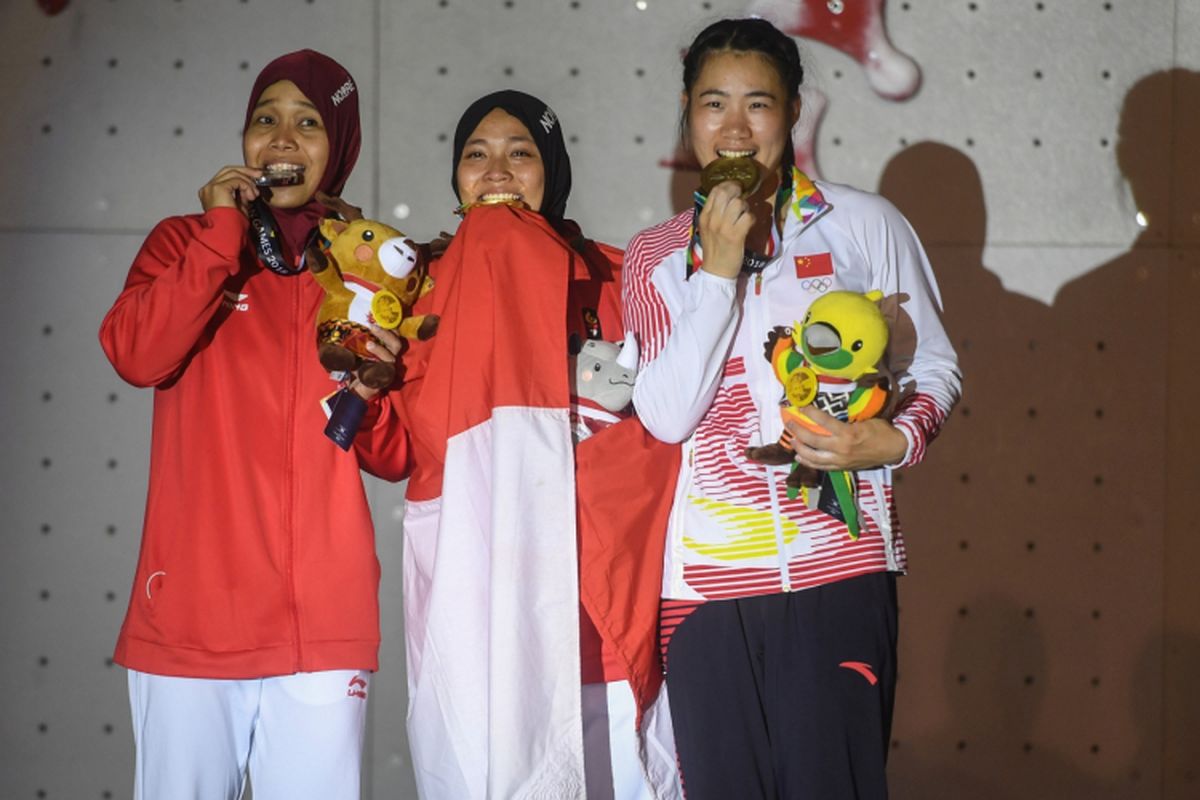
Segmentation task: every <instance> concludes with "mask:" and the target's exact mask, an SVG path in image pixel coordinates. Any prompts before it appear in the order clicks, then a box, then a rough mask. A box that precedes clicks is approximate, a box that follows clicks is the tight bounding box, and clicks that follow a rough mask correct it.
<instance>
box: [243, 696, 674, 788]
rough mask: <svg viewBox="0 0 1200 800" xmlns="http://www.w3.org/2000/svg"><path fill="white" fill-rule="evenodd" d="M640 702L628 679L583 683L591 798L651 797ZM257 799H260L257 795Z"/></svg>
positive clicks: (587, 767)
mask: <svg viewBox="0 0 1200 800" xmlns="http://www.w3.org/2000/svg"><path fill="white" fill-rule="evenodd" d="M636 717H637V705H636V703H635V702H634V699H633V690H632V689H631V688H630V686H629V682H628V681H612V682H611V683H585V684H584V685H583V756H584V766H585V771H586V774H587V796H588V800H651V798H653V797H654V793H653V792H652V791H651V789H650V787H649V786H648V785H647V783H646V779H645V777H644V774H643V770H642V762H641V759H639V758H638V740H637V729H636V728H635V727H634V724H633V723H634V720H635V719H636ZM256 800H257V799H256Z"/></svg>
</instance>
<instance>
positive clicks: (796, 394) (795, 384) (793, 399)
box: [784, 367, 817, 408]
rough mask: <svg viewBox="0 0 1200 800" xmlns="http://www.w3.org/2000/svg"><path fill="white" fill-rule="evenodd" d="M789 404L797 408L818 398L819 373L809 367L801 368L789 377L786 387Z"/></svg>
mask: <svg viewBox="0 0 1200 800" xmlns="http://www.w3.org/2000/svg"><path fill="white" fill-rule="evenodd" d="M784 391H785V392H786V393H787V399H788V402H789V403H791V404H792V406H794V407H796V408H800V407H801V406H806V405H809V404H810V403H812V401H813V400H815V399H816V397H817V373H815V372H813V371H812V370H811V369H809V368H808V367H800V368H798V369H797V370H796V371H795V372H793V373H792V374H791V375H788V377H787V384H786V385H785V387H784Z"/></svg>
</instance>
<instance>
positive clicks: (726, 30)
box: [679, 17, 804, 180]
mask: <svg viewBox="0 0 1200 800" xmlns="http://www.w3.org/2000/svg"><path fill="white" fill-rule="evenodd" d="M729 51H732V52H736V53H758V54H759V55H761V56H763V57H764V58H766V59H767V60H768V61H770V62H771V66H773V67H775V72H776V73H778V75H779V80H780V81H781V82H782V83H783V88H784V89H785V90H786V91H787V99H788V101H789V102H790V101H792V100H795V99H796V98H797V97H799V96H800V84H801V83H803V82H804V65H803V64H801V63H800V48H798V47H796V42H795V40H794V39H792V37H790V36H788V35H787V34H786V33H784V32H783V31H781V30H779V29H778V28H776V27H775V26H774V25H772V24H771V23H770V22H767V21H766V20H765V19H758V18H757V17H745V18H742V19H722V20H718V21H717V22H714V23H713V24H711V25H709V26H708V27H707V28H705V29H704V30H702V31H700V33H699V34H698V35H697V36H696V38H695V39H694V40H693V41H692V44H691V46H690V47H688V49H687V52H686V53H684V55H683V93H684V95H685V96H686V97H687V98H688V101H687V103H685V104H684V107H683V112H682V114H681V115H680V117H679V135H680V139H681V140H682V141H683V142H685V143H686V142H687V141H688V130H687V115H688V109H689V108H690V107H691V96H692V86H693V85H694V84H695V83H696V79H697V78H698V77H700V70H701V69H703V68H704V62H705V61H706V60H707V59H708V57H709V55H711V54H713V53H721V52H729ZM794 163H795V154H794V153H793V152H792V146H791V143H790V142H789V143H788V146H787V147H786V148H785V150H784V154H783V167H784V176H785V180H786V179H787V176H788V175H789V170H790V168H791V166H792V165H793V164H794Z"/></svg>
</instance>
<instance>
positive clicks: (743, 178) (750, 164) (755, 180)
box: [700, 156, 762, 197]
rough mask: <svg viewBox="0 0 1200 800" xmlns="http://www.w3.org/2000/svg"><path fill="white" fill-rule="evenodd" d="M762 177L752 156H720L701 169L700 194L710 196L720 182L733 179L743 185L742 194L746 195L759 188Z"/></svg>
mask: <svg viewBox="0 0 1200 800" xmlns="http://www.w3.org/2000/svg"><path fill="white" fill-rule="evenodd" d="M761 178H762V175H761V174H760V172H759V169H758V164H756V163H754V159H752V158H748V157H746V156H740V157H738V158H728V157H722V158H718V159H716V160H714V161H711V162H710V163H709V165H708V166H707V167H705V168H704V169H703V170H701V171H700V194H702V195H704V196H705V197H708V193H709V192H711V191H712V190H713V187H714V186H716V185H717V184H718V183H724V182H725V181H733V182H734V183H737V184H738V185H740V186H741V187H742V196H743V197H745V196H746V195H751V194H754V192H755V191H757V190H758V184H759V183H760V182H761Z"/></svg>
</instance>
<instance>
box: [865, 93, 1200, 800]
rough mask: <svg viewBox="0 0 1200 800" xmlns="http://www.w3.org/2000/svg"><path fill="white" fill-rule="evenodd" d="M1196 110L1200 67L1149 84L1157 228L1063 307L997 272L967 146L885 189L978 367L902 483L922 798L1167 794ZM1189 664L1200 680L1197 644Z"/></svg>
mask: <svg viewBox="0 0 1200 800" xmlns="http://www.w3.org/2000/svg"><path fill="white" fill-rule="evenodd" d="M1195 108H1200V73H1196V72H1190V71H1185V70H1171V71H1167V72H1160V73H1155V74H1152V75H1149V76H1147V77H1145V78H1143V79H1142V80H1140V81H1139V82H1138V83H1137V84H1136V85H1135V86H1134V87H1133V88H1132V89H1131V90H1130V92H1129V93H1128V95H1127V96H1126V99H1125V102H1124V105H1123V108H1122V116H1121V121H1120V141H1119V142H1118V144H1117V147H1116V155H1117V161H1118V165H1119V166H1120V168H1121V171H1122V173H1123V174H1124V176H1125V178H1126V180H1127V181H1128V183H1129V185H1130V188H1131V189H1132V193H1133V196H1134V198H1135V200H1136V203H1137V208H1138V209H1139V210H1141V211H1142V213H1143V214H1144V216H1145V218H1146V226H1145V227H1144V229H1143V231H1142V233H1141V234H1140V235H1139V237H1138V238H1137V240H1136V241H1135V243H1134V244H1133V246H1132V247H1131V248H1130V250H1129V251H1128V252H1126V253H1124V254H1122V255H1121V256H1119V257H1117V258H1115V259H1113V260H1111V261H1109V262H1107V263H1105V264H1102V265H1100V266H1098V267H1097V268H1096V269H1094V270H1092V271H1091V272H1089V273H1087V274H1085V275H1083V276H1081V277H1079V278H1077V279H1076V280H1074V281H1071V282H1070V283H1068V284H1066V285H1064V286H1063V287H1062V289H1061V290H1060V292H1059V293H1058V296H1057V297H1056V299H1055V302H1054V305H1053V306H1049V307H1048V306H1045V305H1043V304H1042V303H1039V302H1037V301H1036V300H1032V299H1030V298H1028V297H1025V296H1023V295H1020V294H1016V293H1012V292H1008V291H1006V290H1005V289H1004V287H1003V286H1002V285H1001V283H1000V281H999V279H998V278H997V277H996V276H995V274H994V273H992V272H990V271H989V270H987V269H986V267H985V266H984V265H983V263H982V254H983V244H984V241H985V234H986V221H987V212H986V203H985V198H984V196H983V192H982V185H981V182H980V180H979V175H978V172H977V170H976V169H975V166H974V164H973V163H972V162H971V160H970V159H969V158H968V157H967V156H966V155H965V154H963V153H962V152H960V151H958V150H955V149H954V148H951V147H948V146H945V145H941V144H935V143H929V142H926V143H921V144H918V145H915V146H912V147H909V148H907V149H905V150H904V151H902V152H901V153H899V154H898V155H897V156H896V157H895V158H894V159H893V160H892V161H891V162H890V163H889V164H888V166H887V168H886V170H885V172H884V175H883V177H882V179H881V185H880V190H879V191H880V193H881V194H883V195H884V196H886V197H888V198H889V199H890V200H892V202H894V203H895V204H896V205H897V207H899V209H900V210H901V211H902V212H903V213H904V214H905V216H907V217H908V219H909V220H910V221H911V222H912V224H913V227H914V228H915V229H916V231H917V233H918V234H919V235H920V237H921V239H922V241H923V242H924V243H925V245H926V247H927V249H928V251H929V253H930V258H931V261H932V262H933V264H934V269H935V270H936V272H937V276H938V281H939V284H940V286H941V290H942V296H943V300H944V303H945V307H946V319H945V322H946V327H947V329H948V330H949V331H950V333H951V336H952V337H953V339H954V341H955V344H956V346H957V347H958V350H959V357H960V361H961V365H962V368H963V372H964V375H965V387H964V395H963V400H962V403H961V404H960V406H959V411H958V412H957V413H956V414H955V417H954V419H952V420H951V421H950V422H949V423H948V425H947V427H946V429H945V431H944V433H943V434H942V438H941V440H940V441H939V442H938V443H937V445H935V446H934V447H933V448H931V450H930V456H929V458H928V459H927V462H926V464H924V465H923V466H922V467H920V468H918V469H916V470H913V471H912V472H911V473H905V474H903V475H902V476H901V478H902V480H901V481H900V489H899V493H900V495H901V497H900V500H901V503H902V509H901V516H902V518H903V519H904V522H905V528H906V530H907V531H909V536H908V539H907V543H908V549H909V552H910V556H911V557H910V561H911V564H912V565H913V576H912V577H910V578H908V579H906V580H904V581H902V582H901V607H902V612H903V615H902V623H903V624H902V633H901V650H902V652H901V658H900V669H901V682H900V684H899V697H898V710H897V726H896V731H895V737H894V738H895V742H894V747H895V749H894V754H893V759H892V767H891V784H892V789H893V792H894V796H895V797H896V798H899V799H900V800H906V799H907V798H913V799H914V800H915V798H929V797H980V798H1028V797H1055V798H1064V799H1065V798H1088V800H1097V799H1098V798H1118V797H1120V798H1142V797H1145V798H1152V797H1153V798H1158V797H1161V796H1162V792H1163V789H1164V787H1163V785H1162V774H1163V770H1162V767H1163V749H1164V742H1163V740H1162V720H1163V714H1164V708H1163V669H1162V667H1163V647H1164V644H1163V642H1164V638H1163V637H1164V635H1165V636H1166V637H1167V641H1168V642H1170V641H1171V640H1172V636H1173V635H1174V634H1173V632H1172V631H1165V632H1164V630H1163V619H1164V608H1163V602H1162V591H1161V586H1162V579H1163V559H1164V557H1165V555H1166V554H1165V553H1164V530H1165V524H1166V523H1165V517H1164V498H1165V485H1166V484H1165V479H1166V472H1165V466H1164V465H1165V462H1166V455H1167V453H1166V450H1167V443H1168V437H1167V434H1168V432H1167V431H1166V430H1165V425H1164V423H1163V420H1164V419H1165V412H1166V402H1167V396H1166V376H1167V368H1168V361H1167V358H1168V354H1167V347H1166V346H1165V343H1166V342H1167V341H1168V338H1169V330H1170V325H1169V320H1168V283H1167V271H1168V268H1169V267H1170V266H1171V264H1172V257H1173V252H1174V248H1176V247H1178V246H1179V245H1180V244H1181V243H1183V242H1185V241H1191V242H1192V243H1193V244H1192V246H1193V247H1194V243H1195V242H1196V241H1197V240H1198V239H1200V237H1198V236H1197V233H1196V228H1197V221H1198V220H1200V217H1197V216H1195V215H1196V213H1197V210H1198V209H1200V202H1198V198H1200V140H1198V139H1197V137H1195V136H1194V135H1190V134H1186V133H1185V132H1184V130H1183V125H1185V124H1190V123H1188V122H1187V120H1189V119H1190V117H1189V114H1191V113H1192V112H1186V113H1185V112H1183V111H1181V110H1183V109H1195ZM1181 120H1183V122H1181ZM1114 189H1115V187H1114ZM993 200H994V201H995V202H999V199H995V198H994V199H993ZM1006 201H1008V202H1021V200H1020V199H1019V198H1009V199H1006ZM1080 202H1081V203H1086V202H1087V198H1080ZM1189 237H1190V239H1189ZM1041 252H1042V253H1043V254H1044V257H1045V258H1048V259H1050V258H1053V257H1054V252H1055V248H1054V247H1052V246H1051V247H1043V248H1041ZM905 501H907V502H905ZM1181 659H1182V660H1181ZM1187 659H1190V661H1188V660H1187ZM1180 664H1182V665H1183V669H1184V672H1190V673H1191V674H1193V675H1194V674H1198V673H1200V648H1197V647H1196V646H1195V643H1194V642H1189V643H1186V645H1184V646H1182V649H1181V650H1180V651H1179V652H1177V654H1176V667H1178V666H1180ZM935 676H939V677H935ZM1188 747H1191V749H1190V750H1188V752H1194V751H1195V747H1194V746H1191V745H1188Z"/></svg>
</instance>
